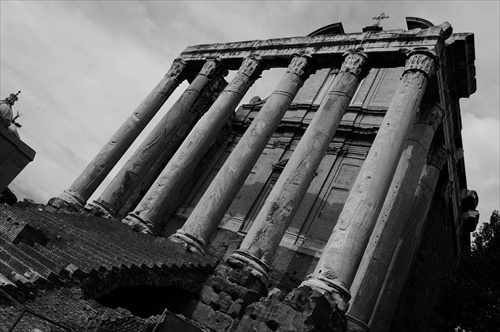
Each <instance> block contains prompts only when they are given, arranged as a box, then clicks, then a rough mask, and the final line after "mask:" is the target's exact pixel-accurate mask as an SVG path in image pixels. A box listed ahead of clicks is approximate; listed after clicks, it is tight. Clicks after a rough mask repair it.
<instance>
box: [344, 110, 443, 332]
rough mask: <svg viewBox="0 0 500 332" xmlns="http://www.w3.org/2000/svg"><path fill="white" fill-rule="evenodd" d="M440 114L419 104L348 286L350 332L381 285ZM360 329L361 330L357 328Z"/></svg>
mask: <svg viewBox="0 0 500 332" xmlns="http://www.w3.org/2000/svg"><path fill="white" fill-rule="evenodd" d="M443 114H444V111H443V109H442V108H441V107H440V106H439V105H437V104H432V105H429V104H422V106H421V107H420V111H419V114H418V115H417V117H418V120H417V121H416V122H415V123H414V124H413V127H412V129H411V132H410V135H409V137H408V141H407V143H406V147H405V149H404V150H403V153H402V155H401V159H400V160H399V164H398V167H397V169H396V173H395V174H394V177H393V179H392V184H391V187H390V189H389V192H388V193H387V196H386V199H385V202H384V205H383V207H382V210H381V212H380V214H379V217H378V220H377V222H376V224H375V228H374V230H373V233H372V235H371V237H370V241H369V242H368V246H367V248H366V250H365V253H364V255H363V259H362V260H361V263H360V265H359V268H358V271H357V272H356V277H355V278H354V281H353V284H352V286H351V289H350V291H351V294H352V296H353V299H352V301H351V305H350V307H349V312H348V318H355V320H352V319H351V320H349V322H350V325H357V328H356V327H355V326H351V327H350V330H352V331H358V330H359V331H363V330H366V326H368V323H369V321H370V317H371V315H372V313H373V309H374V307H375V303H376V301H377V298H378V295H379V293H380V290H381V288H382V285H383V283H384V279H385V276H386V274H387V271H388V269H389V265H390V264H391V258H392V253H393V252H394V250H395V248H396V246H397V244H398V240H399V238H400V237H401V233H402V232H403V229H404V227H405V224H406V220H407V219H408V218H409V215H408V211H409V210H410V209H411V206H412V205H413V199H414V197H413V195H414V193H415V189H416V188H417V184H418V181H419V178H420V174H421V173H422V169H423V168H424V166H425V161H426V158H427V154H428V152H429V148H430V146H431V142H432V139H433V137H434V134H435V132H436V129H437V127H438V126H439V124H440V123H441V119H442V117H443ZM359 322H361V324H359ZM359 325H361V326H359Z"/></svg>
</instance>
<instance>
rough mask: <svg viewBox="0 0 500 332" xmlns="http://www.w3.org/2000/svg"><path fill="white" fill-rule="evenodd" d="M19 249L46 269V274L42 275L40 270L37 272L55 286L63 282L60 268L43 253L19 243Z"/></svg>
mask: <svg viewBox="0 0 500 332" xmlns="http://www.w3.org/2000/svg"><path fill="white" fill-rule="evenodd" d="M17 247H18V248H19V249H20V250H22V251H23V252H24V253H25V254H27V255H29V256H30V257H31V258H32V259H34V260H36V261H37V262H38V263H40V266H43V267H45V269H44V273H41V271H40V270H37V272H38V273H40V274H41V275H43V276H44V277H45V278H47V279H48V280H49V281H51V282H53V283H54V284H60V283H61V282H62V280H61V276H60V275H59V267H58V265H57V264H56V263H55V262H53V261H52V260H51V259H49V258H48V257H47V256H45V255H43V254H42V253H41V252H39V251H37V250H36V249H35V248H32V247H30V246H28V245H27V244H25V243H19V245H18V246H17Z"/></svg>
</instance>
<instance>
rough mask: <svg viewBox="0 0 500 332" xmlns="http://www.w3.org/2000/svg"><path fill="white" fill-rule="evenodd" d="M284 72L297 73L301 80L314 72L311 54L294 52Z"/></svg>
mask: <svg viewBox="0 0 500 332" xmlns="http://www.w3.org/2000/svg"><path fill="white" fill-rule="evenodd" d="M286 72H287V73H292V74H295V75H297V76H298V77H300V79H301V80H303V81H305V80H307V78H308V77H309V75H311V74H312V73H314V68H313V64H312V56H311V55H309V54H294V57H293V59H292V61H291V62H290V65H288V69H287V70H286Z"/></svg>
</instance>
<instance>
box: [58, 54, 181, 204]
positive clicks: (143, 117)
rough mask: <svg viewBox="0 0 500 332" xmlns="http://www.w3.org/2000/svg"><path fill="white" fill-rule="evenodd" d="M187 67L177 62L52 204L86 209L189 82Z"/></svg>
mask: <svg viewBox="0 0 500 332" xmlns="http://www.w3.org/2000/svg"><path fill="white" fill-rule="evenodd" d="M186 69H187V65H186V63H185V62H184V61H182V60H180V59H176V60H175V61H174V63H173V64H172V66H171V68H170V70H169V71H168V72H167V74H166V75H165V76H164V77H163V79H162V80H161V81H160V82H159V83H158V84H157V85H156V87H155V88H154V89H153V90H152V91H151V92H150V93H149V95H148V96H147V97H146V98H145V99H144V100H143V101H142V103H141V104H140V105H139V106H138V107H137V108H136V109H135V111H134V112H133V113H132V114H131V115H130V116H129V117H128V119H127V120H126V121H125V122H124V123H123V124H122V126H121V127H120V128H119V129H118V130H117V131H116V133H115V134H114V135H113V136H112V137H111V139H110V140H109V141H108V142H107V143H106V145H105V146H104V147H103V148H102V149H101V151H99V152H98V153H97V155H96V156H95V157H94V159H92V161H91V162H90V163H89V164H88V166H87V167H86V168H85V169H84V170H83V172H82V173H81V174H80V176H79V177H78V178H77V179H76V180H75V181H74V182H73V184H72V185H71V186H70V187H69V189H66V190H64V192H63V193H62V194H60V195H59V197H57V198H52V199H51V200H50V201H49V204H51V205H53V206H55V207H57V208H60V207H63V206H65V205H66V204H69V205H71V206H73V207H75V208H83V207H84V205H85V203H86V202H87V200H88V199H89V197H90V196H91V195H92V194H93V193H94V191H95V190H96V189H97V187H99V185H100V184H101V182H102V181H103V180H104V178H105V177H106V176H107V175H108V173H109V172H110V171H111V169H112V168H113V167H114V166H115V165H116V163H117V162H118V160H119V159H120V158H121V157H122V156H123V154H124V153H125V151H126V150H127V149H128V148H129V147H130V145H131V144H132V143H133V141H134V140H135V139H136V138H137V136H139V134H140V133H141V131H142V130H143V129H144V127H146V125H147V124H148V123H149V121H150V120H151V119H152V118H153V116H154V115H155V114H156V113H157V112H158V110H159V109H160V108H161V106H162V105H163V104H164V103H165V101H166V100H167V99H168V97H169V96H170V95H171V94H172V92H173V91H174V90H175V88H176V87H177V86H178V85H179V84H180V83H181V82H182V81H183V80H184V79H185V77H186V74H187V70H186Z"/></svg>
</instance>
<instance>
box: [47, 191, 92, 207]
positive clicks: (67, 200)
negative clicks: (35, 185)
mask: <svg viewBox="0 0 500 332" xmlns="http://www.w3.org/2000/svg"><path fill="white" fill-rule="evenodd" d="M47 204H48V205H50V206H52V207H55V208H56V209H58V210H68V211H71V212H76V211H78V210H81V209H83V207H84V206H85V200H84V199H83V197H81V196H80V195H78V194H77V193H74V192H71V191H69V190H64V191H63V192H62V194H60V195H59V196H58V197H52V198H51V199H49V201H48V202H47Z"/></svg>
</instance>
